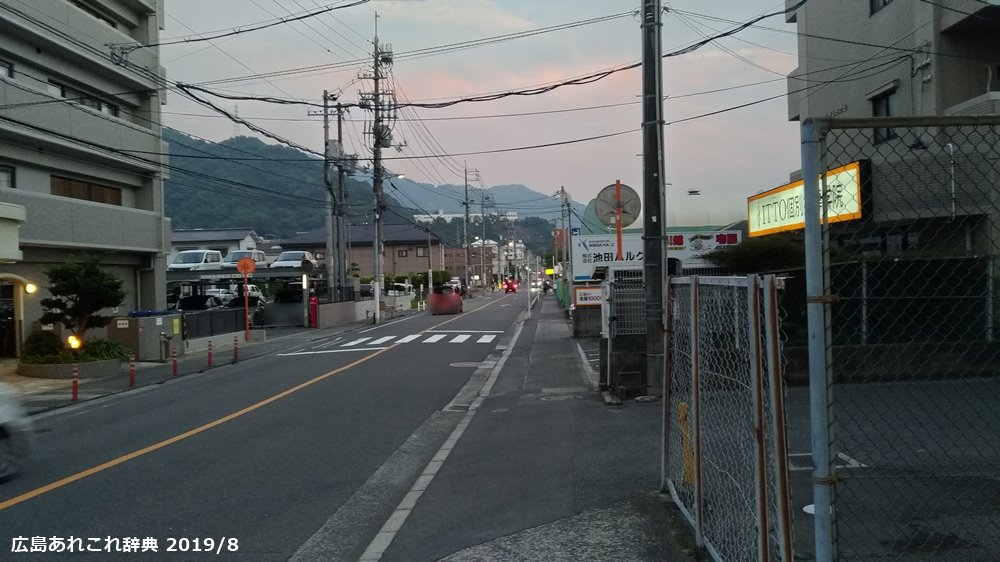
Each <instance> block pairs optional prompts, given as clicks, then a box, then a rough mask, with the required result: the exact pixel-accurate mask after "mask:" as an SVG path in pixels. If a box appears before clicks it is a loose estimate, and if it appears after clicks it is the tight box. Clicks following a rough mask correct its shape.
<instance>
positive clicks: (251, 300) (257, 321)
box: [226, 296, 302, 326]
mask: <svg viewBox="0 0 1000 562" xmlns="http://www.w3.org/2000/svg"><path fill="white" fill-rule="evenodd" d="M299 302H302V300H301V297H300V299H299ZM246 304H247V305H248V306H249V310H250V325H251V326H261V325H263V324H264V298H263V297H255V296H248V297H247V298H246ZM243 305H244V300H243V299H233V300H231V301H229V304H227V305H226V308H243Z"/></svg>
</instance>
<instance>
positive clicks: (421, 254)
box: [417, 248, 427, 258]
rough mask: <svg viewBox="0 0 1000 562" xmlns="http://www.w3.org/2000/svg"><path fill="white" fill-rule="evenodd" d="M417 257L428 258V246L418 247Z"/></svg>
mask: <svg viewBox="0 0 1000 562" xmlns="http://www.w3.org/2000/svg"><path fill="white" fill-rule="evenodd" d="M417 257H418V258H426V257H427V248H417Z"/></svg>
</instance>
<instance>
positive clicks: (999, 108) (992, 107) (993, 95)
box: [944, 92, 1000, 115]
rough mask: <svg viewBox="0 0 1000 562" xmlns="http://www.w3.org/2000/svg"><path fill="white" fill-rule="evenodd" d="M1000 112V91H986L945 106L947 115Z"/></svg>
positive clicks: (992, 113)
mask: <svg viewBox="0 0 1000 562" xmlns="http://www.w3.org/2000/svg"><path fill="white" fill-rule="evenodd" d="M998 113H1000V92H986V93H985V94H983V95H981V96H976V97H974V98H971V99H968V100H965V101H963V102H961V103H957V104H955V105H953V106H951V107H948V108H945V110H944V114H945V115H995V114H998Z"/></svg>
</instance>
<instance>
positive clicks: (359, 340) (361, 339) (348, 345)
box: [343, 338, 371, 347]
mask: <svg viewBox="0 0 1000 562" xmlns="http://www.w3.org/2000/svg"><path fill="white" fill-rule="evenodd" d="M370 339H371V338H358V339H356V340H354V341H352V342H348V343H345V344H344V346H343V347H352V346H355V345H358V344H359V343H361V342H366V341H368V340H370Z"/></svg>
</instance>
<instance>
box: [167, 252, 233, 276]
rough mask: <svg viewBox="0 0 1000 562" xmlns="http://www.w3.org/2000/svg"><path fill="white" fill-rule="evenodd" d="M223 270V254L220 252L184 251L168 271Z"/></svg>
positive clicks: (178, 255) (168, 267)
mask: <svg viewBox="0 0 1000 562" xmlns="http://www.w3.org/2000/svg"><path fill="white" fill-rule="evenodd" d="M219 269H222V252H220V251H218V250H184V251H183V252H178V253H177V255H176V256H175V257H174V261H173V263H171V264H170V265H169V266H167V271H209V270H219Z"/></svg>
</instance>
